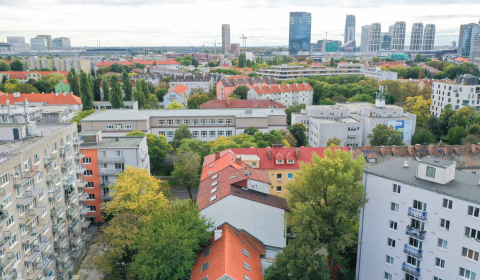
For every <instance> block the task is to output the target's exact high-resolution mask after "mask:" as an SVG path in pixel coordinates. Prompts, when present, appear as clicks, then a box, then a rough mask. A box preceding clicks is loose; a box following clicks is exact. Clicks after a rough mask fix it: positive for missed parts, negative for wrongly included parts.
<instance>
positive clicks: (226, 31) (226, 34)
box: [222, 24, 230, 54]
mask: <svg viewBox="0 0 480 280" xmlns="http://www.w3.org/2000/svg"><path fill="white" fill-rule="evenodd" d="M222 51H223V53H224V54H227V53H230V24H222Z"/></svg>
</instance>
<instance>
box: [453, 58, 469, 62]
mask: <svg viewBox="0 0 480 280" xmlns="http://www.w3.org/2000/svg"><path fill="white" fill-rule="evenodd" d="M454 60H455V61H459V62H468V58H466V57H457V58H455V59H454Z"/></svg>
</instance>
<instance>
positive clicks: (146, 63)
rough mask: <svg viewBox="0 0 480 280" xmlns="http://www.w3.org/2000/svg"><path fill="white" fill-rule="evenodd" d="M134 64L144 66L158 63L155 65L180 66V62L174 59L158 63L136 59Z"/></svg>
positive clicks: (158, 61)
mask: <svg viewBox="0 0 480 280" xmlns="http://www.w3.org/2000/svg"><path fill="white" fill-rule="evenodd" d="M133 62H135V63H140V64H143V65H153V62H156V63H155V64H156V65H172V64H178V65H180V63H179V62H178V61H176V60H173V59H168V60H157V61H153V60H141V59H136V60H134V61H133Z"/></svg>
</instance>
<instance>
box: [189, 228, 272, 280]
mask: <svg viewBox="0 0 480 280" xmlns="http://www.w3.org/2000/svg"><path fill="white" fill-rule="evenodd" d="M217 230H221V231H222V236H221V237H220V238H218V239H217V240H215V233H213V234H212V235H213V236H212V239H211V240H210V243H209V246H206V247H205V248H203V250H202V251H201V252H200V254H199V255H198V258H197V261H196V263H195V264H194V266H193V268H192V273H191V275H190V279H191V280H201V279H205V277H208V279H220V278H221V277H222V276H224V275H228V276H230V278H232V279H236V280H244V279H245V276H247V277H248V278H249V279H252V280H253V279H254V280H262V279H263V271H262V265H261V256H262V255H264V254H265V247H264V245H263V243H262V242H261V241H259V240H258V239H256V238H255V237H254V236H252V235H251V234H250V233H248V232H246V231H244V230H239V229H236V228H235V227H233V226H232V225H230V224H228V223H224V224H222V225H220V226H219V227H218V228H217ZM242 249H243V250H246V251H247V252H248V257H247V256H246V255H244V254H243V250H242ZM206 251H208V253H205V252H206ZM260 252H263V254H262V253H260ZM204 254H205V256H204ZM207 262H208V268H207V269H205V270H204V271H202V270H203V269H202V266H203V265H204V264H206V263H207ZM243 262H246V263H247V264H248V265H250V270H247V269H245V268H244V267H243Z"/></svg>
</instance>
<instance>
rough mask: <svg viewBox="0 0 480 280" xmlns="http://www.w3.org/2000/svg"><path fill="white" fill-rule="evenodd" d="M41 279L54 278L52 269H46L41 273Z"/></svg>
mask: <svg viewBox="0 0 480 280" xmlns="http://www.w3.org/2000/svg"><path fill="white" fill-rule="evenodd" d="M43 277H45V278H44V279H43V280H55V271H54V270H46V271H44V273H43Z"/></svg>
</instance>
